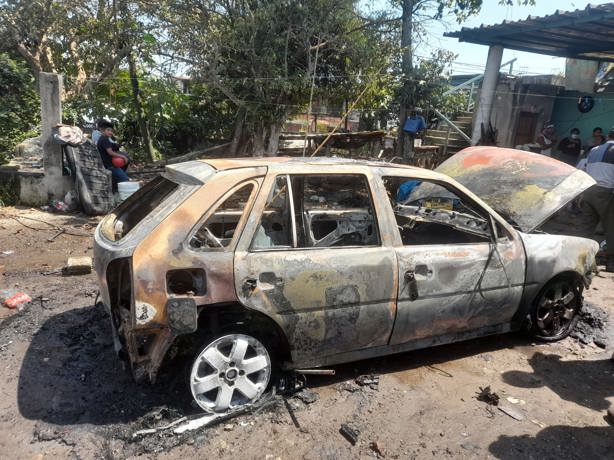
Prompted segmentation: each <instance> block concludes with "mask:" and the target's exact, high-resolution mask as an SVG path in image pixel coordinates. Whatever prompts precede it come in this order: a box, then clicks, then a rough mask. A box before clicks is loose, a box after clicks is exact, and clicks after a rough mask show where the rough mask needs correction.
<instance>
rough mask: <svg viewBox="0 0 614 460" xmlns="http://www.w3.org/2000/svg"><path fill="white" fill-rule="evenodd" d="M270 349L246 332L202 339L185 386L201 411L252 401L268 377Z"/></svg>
mask: <svg viewBox="0 0 614 460" xmlns="http://www.w3.org/2000/svg"><path fill="white" fill-rule="evenodd" d="M271 356H272V355H271V353H270V351H269V350H268V349H267V347H266V346H265V345H263V343H262V342H260V341H259V340H258V339H256V338H255V337H253V336H251V335H247V334H226V335H223V336H221V337H217V338H214V339H210V340H206V341H205V345H204V347H202V348H201V349H200V351H199V352H198V353H197V354H196V355H195V357H194V359H193V360H192V363H191V368H190V374H189V386H190V391H191V392H192V397H193V398H194V401H196V403H197V404H198V405H199V406H200V407H201V408H202V409H204V410H205V411H207V412H211V413H218V414H225V413H229V412H233V411H236V410H239V409H242V408H244V407H246V406H249V405H252V404H254V403H255V402H256V401H258V399H259V398H260V397H261V396H262V394H263V393H264V392H265V390H266V389H267V387H268V385H269V381H270V380H271V372H272V368H273V363H272V360H271Z"/></svg>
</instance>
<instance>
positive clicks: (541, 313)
mask: <svg viewBox="0 0 614 460" xmlns="http://www.w3.org/2000/svg"><path fill="white" fill-rule="evenodd" d="M593 183H594V181H593V180H592V179H591V178H590V177H589V176H588V175H586V174H585V173H584V172H582V171H578V170H576V169H574V168H572V167H570V166H568V165H566V164H564V163H561V162H559V161H556V160H553V159H551V158H548V157H545V156H541V155H537V154H532V153H528V152H520V151H516V150H509V149H500V148H494V147H472V148H468V149H465V150H463V151H462V152H460V153H458V154H457V155H455V156H453V157H452V158H450V159H449V160H447V161H446V162H445V163H443V164H442V165H441V166H440V167H439V168H438V170H437V171H430V170H424V169H419V168H414V167H409V166H403V165H395V164H388V163H381V162H363V161H352V160H346V159H334V158H316V159H305V158H266V159H248V158H244V159H219V160H206V161H204V160H203V161H191V162H187V163H182V164H177V165H171V166H167V167H166V170H165V173H164V174H162V175H161V176H160V177H158V178H156V179H154V180H152V181H151V182H149V183H148V184H146V185H145V186H144V187H143V188H142V189H140V190H139V191H138V192H136V193H135V194H134V195H132V196H131V197H130V198H129V199H127V200H126V201H124V202H123V203H122V204H121V205H120V206H119V207H118V208H117V209H116V210H115V211H114V212H113V213H111V214H110V215H108V216H106V217H105V218H104V219H103V220H102V221H101V223H100V225H99V226H98V228H97V230H96V235H95V240H96V243H95V268H96V272H97V275H98V279H99V283H100V292H101V299H102V303H103V304H104V305H105V307H106V308H107V309H108V311H109V312H110V316H111V318H112V326H113V334H114V339H115V346H116V349H117V351H118V353H119V354H120V355H121V356H123V357H124V358H125V359H127V361H128V362H129V363H130V368H131V370H132V373H133V376H134V377H135V379H136V380H137V381H142V380H150V381H151V380H154V379H155V378H156V375H157V373H158V371H159V369H160V366H161V363H162V361H163V359H164V358H165V356H167V355H168V354H169V349H171V346H173V349H174V347H175V346H177V344H181V343H186V344H187V343H190V344H196V347H195V349H194V350H193V354H192V355H191V358H190V359H189V364H188V372H187V373H186V380H187V383H186V385H187V386H186V394H188V395H189V394H190V393H191V395H192V397H193V399H194V401H195V402H196V403H197V404H198V405H199V406H200V407H202V408H203V409H204V410H205V411H209V412H215V413H226V412H230V411H233V410H236V409H239V408H242V407H245V406H246V405H250V404H253V403H254V402H255V401H257V400H258V399H259V398H260V397H261V396H262V394H263V392H264V391H265V390H266V388H267V386H269V385H270V383H271V381H272V379H273V375H274V373H275V371H276V370H278V369H301V368H303V369H304V368H309V367H321V366H328V365H334V364H338V363H343V362H348V361H353V360H359V359H364V358H370V357H377V356H383V355H388V354H391V353H398V352H403V351H407V350H412V349H417V348H424V347H429V346H432V345H439V344H444V343H450V342H455V341H460V340H465V339H469V338H474V337H478V336H485V335H489V334H497V333H504V332H508V331H512V330H518V329H521V328H523V327H525V328H527V329H528V330H530V331H531V333H532V334H533V335H534V336H535V337H538V338H541V339H543V340H547V341H550V340H558V339H561V338H563V337H565V336H566V335H567V334H569V332H570V330H571V329H572V328H573V326H574V324H575V321H576V320H577V314H578V311H579V310H580V309H581V308H582V291H583V289H584V288H585V287H586V286H588V284H589V283H590V278H591V274H592V271H593V269H594V266H595V254H596V252H597V250H598V244H597V243H596V242H594V241H592V240H588V239H583V238H578V237H573V236H565V235H554V234H546V233H544V232H543V231H542V230H540V226H542V225H543V224H544V223H545V222H546V221H547V220H548V218H549V217H550V216H552V215H553V214H554V213H555V212H556V211H557V210H558V209H560V208H561V207H563V206H564V205H565V204H566V203H568V202H569V201H570V200H572V199H573V198H574V197H576V196H577V195H578V194H580V193H581V192H582V191H583V190H585V189H587V188H588V187H590V186H591V185H592V184H593ZM187 339H189V340H187Z"/></svg>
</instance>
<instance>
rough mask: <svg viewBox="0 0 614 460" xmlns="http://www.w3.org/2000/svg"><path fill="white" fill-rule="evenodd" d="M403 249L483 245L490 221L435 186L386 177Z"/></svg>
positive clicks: (489, 239)
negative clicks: (450, 245)
mask: <svg viewBox="0 0 614 460" xmlns="http://www.w3.org/2000/svg"><path fill="white" fill-rule="evenodd" d="M384 185H385V187H386V191H387V194H388V198H389V200H390V203H391V205H392V208H393V211H394V215H395V218H396V222H397V226H398V230H399V233H400V236H401V240H402V241H403V245H407V246H411V245H426V244H463V243H482V242H490V241H491V240H492V235H491V229H490V224H489V221H488V219H487V218H486V217H484V216H483V215H482V213H481V212H479V211H477V210H476V207H475V205H473V204H472V203H469V202H468V200H466V199H464V198H462V197H460V196H459V195H458V194H457V193H455V192H453V191H452V190H450V189H448V188H446V187H444V186H443V185H440V184H438V183H435V182H430V181H425V180H412V179H409V178H407V177H384Z"/></svg>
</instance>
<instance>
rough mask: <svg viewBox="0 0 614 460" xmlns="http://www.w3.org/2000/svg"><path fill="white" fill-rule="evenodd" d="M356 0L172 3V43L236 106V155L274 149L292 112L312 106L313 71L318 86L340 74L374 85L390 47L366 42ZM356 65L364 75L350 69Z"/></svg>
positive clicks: (169, 9)
mask: <svg viewBox="0 0 614 460" xmlns="http://www.w3.org/2000/svg"><path fill="white" fill-rule="evenodd" d="M357 4H358V2H357V1H356V0H336V1H335V0H308V1H302V2H296V1H290V0H277V1H264V0H236V1H226V0H200V1H197V0H180V1H176V2H170V3H169V4H168V5H167V8H166V10H165V11H164V12H163V14H164V17H165V19H166V24H167V28H168V30H169V37H170V43H169V48H171V49H172V50H173V51H174V52H175V53H177V54H179V55H180V56H182V57H184V58H186V60H188V62H189V63H190V64H192V65H193V74H194V76H195V77H196V78H197V79H200V80H201V81H204V82H206V83H208V84H210V85H212V86H213V87H215V88H216V90H218V91H219V92H221V93H222V94H224V95H225V96H226V98H227V99H228V100H229V101H231V102H232V104H233V105H234V106H235V107H236V118H235V122H234V129H233V135H232V153H233V154H237V155H240V154H245V153H246V152H253V153H254V154H256V155H263V154H264V155H272V154H274V153H275V152H276V151H277V144H278V139H279V134H280V131H281V126H282V124H283V122H284V121H285V120H286V118H287V116H288V114H290V113H292V112H299V111H302V110H303V109H304V108H305V107H306V105H307V102H308V100H309V94H310V89H311V85H312V82H313V81H314V80H313V78H312V77H313V75H314V73H315V74H316V75H317V76H318V78H316V79H315V82H316V87H317V88H316V89H317V90H322V89H324V88H325V87H327V86H328V87H332V86H334V85H338V83H339V81H340V79H339V78H345V79H349V80H351V81H352V80H353V81H354V82H355V83H357V84H358V85H364V84H368V83H372V82H371V80H370V78H369V75H370V74H371V73H375V72H376V71H377V69H376V68H374V67H375V66H376V65H377V64H378V61H379V63H381V62H383V61H384V60H385V59H386V53H385V52H384V53H382V52H381V50H380V51H379V53H378V52H377V43H370V44H369V46H368V47H365V46H363V45H364V38H365V36H366V35H367V32H366V30H365V27H364V21H363V20H362V18H361V17H360V15H359V14H358V6H357ZM371 36H373V34H372V35H371ZM384 51H385V49H384ZM316 53H317V55H318V59H317V68H316V58H315V57H316ZM358 68H362V75H358V74H356V75H352V73H353V72H356V69H358ZM346 83H347V81H346ZM338 86H341V85H338Z"/></svg>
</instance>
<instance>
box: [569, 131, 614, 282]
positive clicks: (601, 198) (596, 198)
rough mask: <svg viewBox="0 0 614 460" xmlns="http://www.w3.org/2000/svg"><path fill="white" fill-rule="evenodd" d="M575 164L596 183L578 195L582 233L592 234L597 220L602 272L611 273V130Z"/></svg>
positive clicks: (613, 183)
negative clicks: (601, 240) (601, 236)
mask: <svg viewBox="0 0 614 460" xmlns="http://www.w3.org/2000/svg"><path fill="white" fill-rule="evenodd" d="M577 167H578V169H582V170H584V171H586V173H587V174H588V175H590V176H591V177H592V178H593V179H595V181H596V182H597V184H595V185H593V186H592V187H591V188H589V189H588V190H587V191H586V192H584V193H583V194H582V203H581V210H582V216H583V217H582V219H581V220H582V222H581V225H582V227H583V229H584V231H583V233H585V234H587V235H589V234H594V233H595V229H596V228H597V225H598V224H599V221H601V223H602V225H603V228H604V230H605V240H606V249H605V251H604V254H603V256H604V257H605V259H606V271H608V272H614V129H612V130H610V132H609V133H608V138H607V141H606V143H605V144H602V145H599V146H597V147H594V148H593V149H592V150H591V151H590V152H589V153H588V155H587V156H586V158H584V159H582V160H580V162H579V163H578V166H577Z"/></svg>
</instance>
